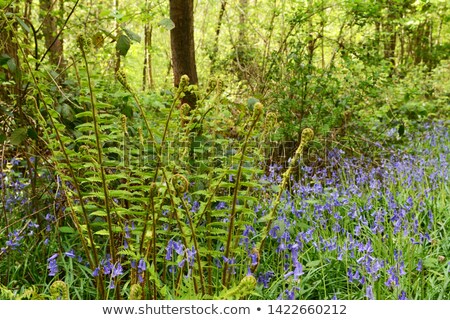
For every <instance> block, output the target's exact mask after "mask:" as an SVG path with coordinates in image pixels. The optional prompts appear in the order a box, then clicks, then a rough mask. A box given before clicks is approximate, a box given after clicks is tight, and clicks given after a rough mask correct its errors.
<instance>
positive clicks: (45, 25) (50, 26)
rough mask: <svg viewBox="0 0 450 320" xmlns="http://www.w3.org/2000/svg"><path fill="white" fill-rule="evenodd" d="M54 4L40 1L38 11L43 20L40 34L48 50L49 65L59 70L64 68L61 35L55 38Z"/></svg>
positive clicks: (51, 1) (49, 0) (50, 1)
mask: <svg viewBox="0 0 450 320" xmlns="http://www.w3.org/2000/svg"><path fill="white" fill-rule="evenodd" d="M56 3H57V1H53V0H40V10H41V17H42V18H43V20H42V33H43V34H44V38H45V48H46V50H48V53H49V60H50V63H51V64H53V65H54V66H56V67H57V70H61V69H62V67H63V66H64V57H63V42H62V39H61V38H60V37H61V35H60V37H59V38H56V36H57V34H58V30H57V29H58V28H57V22H58V19H57V17H56V16H55V14H54V12H55V11H56V10H55V5H56ZM62 3H63V2H61V5H62Z"/></svg>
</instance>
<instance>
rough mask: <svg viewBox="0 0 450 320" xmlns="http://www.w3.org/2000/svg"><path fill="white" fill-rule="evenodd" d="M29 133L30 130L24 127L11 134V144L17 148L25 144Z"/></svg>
mask: <svg viewBox="0 0 450 320" xmlns="http://www.w3.org/2000/svg"><path fill="white" fill-rule="evenodd" d="M27 131H28V129H27V128H24V127H22V128H17V129H16V130H14V132H13V133H12V134H11V137H10V138H9V139H10V141H11V143H12V144H13V145H16V146H17V145H19V144H21V143H22V142H24V141H25V139H26V138H27V136H28V134H27Z"/></svg>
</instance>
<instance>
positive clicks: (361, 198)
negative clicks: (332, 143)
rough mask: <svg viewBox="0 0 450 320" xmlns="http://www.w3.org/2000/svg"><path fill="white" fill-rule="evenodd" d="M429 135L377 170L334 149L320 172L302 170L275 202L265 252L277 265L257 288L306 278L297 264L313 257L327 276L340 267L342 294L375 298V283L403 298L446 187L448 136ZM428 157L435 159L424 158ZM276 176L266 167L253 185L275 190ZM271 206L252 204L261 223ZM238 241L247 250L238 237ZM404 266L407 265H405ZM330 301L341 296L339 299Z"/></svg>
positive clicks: (415, 273) (420, 262) (245, 240)
mask: <svg viewBox="0 0 450 320" xmlns="http://www.w3.org/2000/svg"><path fill="white" fill-rule="evenodd" d="M437 128H438V129H437V130H438V133H436V132H434V133H432V132H431V130H430V131H428V132H426V134H425V139H424V140H423V139H422V140H421V142H420V143H421V144H420V145H421V146H423V147H421V148H419V147H418V146H416V147H415V148H411V147H407V148H406V150H400V152H397V153H392V155H391V157H389V158H386V159H384V160H381V161H380V162H377V163H374V162H372V161H371V160H370V159H368V158H364V157H360V158H346V157H345V156H344V152H343V151H342V150H337V149H336V150H332V151H331V152H330V153H329V154H328V155H327V159H326V161H325V160H323V162H322V163H321V165H320V166H317V167H313V166H308V167H307V166H303V167H302V168H301V169H302V170H301V171H302V173H304V175H303V176H302V178H301V179H300V181H295V180H292V182H291V183H292V187H291V188H290V189H289V190H286V192H285V193H284V194H283V195H282V198H281V203H280V205H279V206H278V218H277V220H276V221H274V223H273V224H272V229H271V230H270V231H269V237H270V239H271V241H270V245H271V246H272V248H273V249H274V250H275V252H276V253H277V254H278V257H279V258H280V259H279V261H282V263H280V264H278V266H277V267H276V268H273V269H272V270H261V271H260V274H259V275H258V276H257V278H258V281H259V283H260V284H262V285H263V286H264V287H265V288H267V287H269V286H270V281H271V280H272V279H276V278H277V276H272V274H275V275H277V274H278V275H279V276H282V275H284V278H285V279H292V280H298V279H299V278H300V277H301V276H302V275H303V274H304V273H306V272H308V271H309V270H308V268H307V269H306V270H305V269H304V268H303V263H307V262H308V259H311V256H314V255H316V256H317V257H320V258H319V259H321V262H320V263H321V264H322V265H325V266H326V265H329V266H330V270H334V269H336V268H337V266H336V264H342V265H343V268H339V269H344V270H346V271H347V274H346V277H345V278H344V279H346V282H347V283H349V287H350V288H353V289H352V291H354V290H355V288H359V289H362V290H361V296H363V297H366V298H367V299H375V298H377V297H375V293H374V289H373V288H374V286H375V284H376V283H378V282H381V283H382V285H383V286H384V287H385V288H386V292H400V294H399V296H398V297H397V298H399V299H406V298H407V296H408V292H406V291H405V289H407V283H408V282H409V281H411V279H410V278H408V277H417V276H418V273H420V272H423V269H424V267H423V260H422V259H421V254H416V255H413V253H414V252H419V253H420V252H423V250H426V248H427V247H429V245H430V243H431V242H432V236H431V234H432V233H433V231H434V228H435V225H436V221H435V220H436V219H435V214H436V213H435V212H433V207H432V206H431V205H430V203H431V202H432V201H433V191H434V190H435V189H438V188H441V187H442V185H448V180H449V171H448V162H449V156H450V151H449V147H448V146H449V144H450V143H449V142H450V137H449V133H448V130H447V129H442V128H441V127H437ZM430 145H431V148H433V147H434V148H435V150H434V151H433V152H431V151H430V150H429V149H430ZM408 148H411V149H408ZM409 150H414V152H415V154H412V153H411V152H408V151H409ZM436 152H438V156H437V157H436V156H432V155H433V154H436ZM279 171H280V168H278V167H273V168H271V169H270V170H269V173H268V174H267V175H265V176H263V177H262V180H261V183H262V184H263V185H266V186H269V187H270V186H271V185H272V184H275V183H277V181H279V179H278V178H277V175H276V174H275V173H276V172H279ZM278 176H279V175H278ZM267 190H270V189H269V188H268V189H267ZM271 205H272V204H271V202H270V201H268V202H266V203H263V204H261V203H258V205H257V206H256V207H255V213H256V214H257V215H258V216H261V217H262V216H264V215H266V214H267V212H268V211H269V210H270V207H271ZM419 217H420V218H419ZM246 231H247V229H246ZM241 241H242V243H243V244H245V245H246V246H248V238H247V237H246V235H245V234H244V237H243V240H241ZM375 243H376V244H377V245H376V246H375V245H374V244H375ZM249 252H250V251H249ZM314 253H315V254H314ZM386 253H388V255H386ZM305 256H307V257H308V258H306V257H305ZM411 260H412V261H414V263H413V264H411V263H408V264H406V263H405V262H406V261H408V262H409V261H411ZM411 266H413V268H411ZM272 267H273V266H272ZM310 270H311V269H310ZM267 275H271V276H267ZM402 279H405V280H402ZM291 283H293V287H292V288H291V289H287V290H286V291H285V292H283V293H282V294H280V297H281V298H294V296H295V293H296V292H297V290H296V289H295V288H296V284H295V283H296V281H293V282H291ZM404 285H406V286H404ZM343 287H348V286H347V285H343ZM392 289H395V290H392ZM339 291H342V290H339ZM335 296H336V297H338V298H339V297H342V298H346V297H348V296H346V294H345V293H342V292H341V293H339V294H336V295H335ZM380 298H382V297H380Z"/></svg>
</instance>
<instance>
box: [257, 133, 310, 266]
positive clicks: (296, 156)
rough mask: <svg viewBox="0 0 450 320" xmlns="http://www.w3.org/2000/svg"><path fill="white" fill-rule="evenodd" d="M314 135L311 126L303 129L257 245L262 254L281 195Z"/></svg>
mask: <svg viewBox="0 0 450 320" xmlns="http://www.w3.org/2000/svg"><path fill="white" fill-rule="evenodd" d="M313 137H314V131H313V130H312V129H310V128H306V129H303V131H302V136H301V141H300V145H299V146H298V148H297V150H296V151H295V154H294V156H293V157H292V159H291V161H290V162H289V167H288V168H287V170H286V171H285V172H284V173H283V180H282V181H281V185H280V189H279V191H278V194H277V197H276V198H275V201H274V202H273V205H272V209H271V210H270V212H269V214H268V215H267V217H268V221H267V225H266V228H265V229H264V231H263V233H262V235H261V242H260V243H259V245H257V246H256V247H257V253H258V254H259V255H260V254H261V252H262V250H263V248H264V242H265V240H266V238H267V236H268V234H269V232H270V229H271V227H272V223H273V221H274V220H275V219H276V217H277V208H278V205H279V204H280V200H281V196H282V194H283V192H284V190H285V189H286V187H287V185H288V182H289V179H290V177H291V173H292V171H293V170H294V168H295V167H296V165H297V162H298V160H299V159H300V157H301V156H302V154H303V149H304V148H305V146H306V145H307V144H308V143H309V142H310V141H311V140H312V139H313ZM257 267H258V264H257V265H256V266H254V267H253V270H254V269H256V268H257Z"/></svg>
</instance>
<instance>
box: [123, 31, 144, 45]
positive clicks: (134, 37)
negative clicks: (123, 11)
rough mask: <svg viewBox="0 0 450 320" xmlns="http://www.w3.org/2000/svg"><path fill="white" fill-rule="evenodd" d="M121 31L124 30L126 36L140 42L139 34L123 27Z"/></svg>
mask: <svg viewBox="0 0 450 320" xmlns="http://www.w3.org/2000/svg"><path fill="white" fill-rule="evenodd" d="M123 31H125V33H126V34H127V36H128V38H130V39H131V40H133V41H136V42H141V36H140V35H138V34H137V33H135V32H133V31H131V30H130V29H127V28H123Z"/></svg>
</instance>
